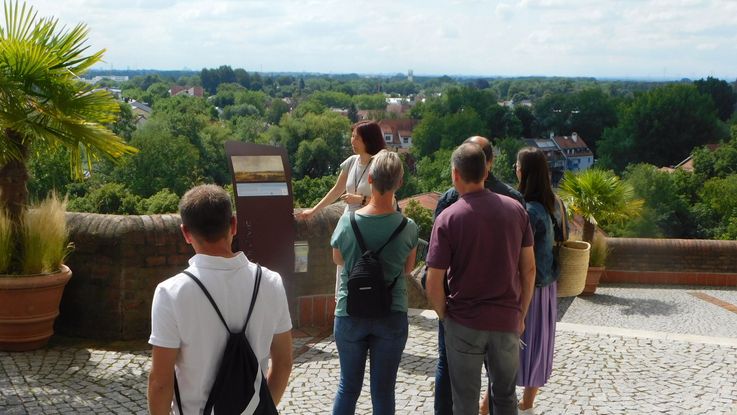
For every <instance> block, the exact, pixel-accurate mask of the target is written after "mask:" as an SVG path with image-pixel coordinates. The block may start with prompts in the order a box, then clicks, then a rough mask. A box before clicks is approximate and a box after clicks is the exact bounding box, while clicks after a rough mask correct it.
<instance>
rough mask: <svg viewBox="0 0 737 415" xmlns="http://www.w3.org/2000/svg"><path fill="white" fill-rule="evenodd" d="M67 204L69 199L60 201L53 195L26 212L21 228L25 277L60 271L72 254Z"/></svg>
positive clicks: (22, 268) (22, 261)
mask: <svg viewBox="0 0 737 415" xmlns="http://www.w3.org/2000/svg"><path fill="white" fill-rule="evenodd" d="M66 204H67V200H66V198H64V199H60V198H59V196H58V195H57V194H56V193H52V194H51V195H50V196H49V197H48V198H47V199H46V200H44V201H42V202H40V203H39V204H38V205H36V206H35V207H32V208H31V209H29V210H27V211H26V212H25V214H24V216H23V219H22V227H21V229H22V235H21V240H22V243H23V252H24V255H23V257H22V259H21V270H22V273H23V274H25V275H34V274H45V273H51V272H56V271H59V270H60V269H61V264H62V262H63V261H64V258H66V256H67V255H68V254H69V252H70V251H71V248H70V246H69V232H68V230H67V224H66V215H65V213H66Z"/></svg>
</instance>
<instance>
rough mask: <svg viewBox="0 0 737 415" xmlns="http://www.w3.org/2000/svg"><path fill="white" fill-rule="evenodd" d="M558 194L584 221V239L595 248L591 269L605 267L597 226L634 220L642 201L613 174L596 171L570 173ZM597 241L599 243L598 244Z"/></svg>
mask: <svg viewBox="0 0 737 415" xmlns="http://www.w3.org/2000/svg"><path fill="white" fill-rule="evenodd" d="M558 194H559V196H560V197H561V199H562V200H563V202H564V203H565V204H566V206H567V207H568V211H569V212H571V213H573V214H574V215H579V216H581V217H582V218H583V231H582V238H581V239H583V241H584V242H588V243H589V244H592V247H591V253H590V256H589V269H590V268H591V267H592V266H594V265H595V264H600V265H603V264H604V261H605V260H606V254H607V252H608V251H607V247H606V241H605V240H603V238H594V235H595V233H596V226H597V225H598V223H599V222H601V221H606V222H621V221H624V220H627V219H631V218H634V217H636V216H638V215H639V214H640V212H641V211H642V206H643V201H642V200H641V199H636V198H635V196H634V190H633V189H632V186H630V185H629V184H627V183H626V182H623V181H622V180H620V179H619V177H617V175H615V174H614V173H613V172H611V171H607V170H601V169H597V168H593V169H588V170H584V171H582V172H578V173H573V172H570V171H567V172H566V173H565V175H564V177H563V181H562V182H561V184H560V187H559V192H558ZM595 239H597V240H600V241H599V242H595ZM595 243H598V244H599V245H598V247H595V246H594V244H595ZM602 243H603V246H602ZM595 250H596V252H594V251H595ZM592 258H593V260H594V261H593V262H592ZM598 275H599V276H600V275H601V272H600V273H599V274H598ZM587 284H589V283H588V282H587ZM589 285H593V290H596V285H598V279H597V281H596V283H593V282H591V283H590V284H589ZM589 290H591V288H589Z"/></svg>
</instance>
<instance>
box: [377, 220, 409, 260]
mask: <svg viewBox="0 0 737 415" xmlns="http://www.w3.org/2000/svg"><path fill="white" fill-rule="evenodd" d="M405 226H407V218H406V217H404V216H402V222H401V223H400V224H399V226H397V229H394V232H393V233H392V235H391V236H390V237H389V239H387V240H386V242H384V245H381V248H379V249H378V250H377V251H376V255H379V254H380V253H381V251H382V250H383V249H384V247H385V246H387V245H389V242H391V241H392V240H393V239H394V238H396V237H397V235H399V234H400V233H402V231H403V230H404V227H405Z"/></svg>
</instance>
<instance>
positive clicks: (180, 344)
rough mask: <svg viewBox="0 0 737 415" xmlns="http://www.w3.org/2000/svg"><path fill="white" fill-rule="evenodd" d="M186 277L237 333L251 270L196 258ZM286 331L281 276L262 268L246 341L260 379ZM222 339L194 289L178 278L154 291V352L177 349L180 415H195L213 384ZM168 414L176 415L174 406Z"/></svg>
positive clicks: (241, 263)
mask: <svg viewBox="0 0 737 415" xmlns="http://www.w3.org/2000/svg"><path fill="white" fill-rule="evenodd" d="M189 265H190V266H189V268H187V271H189V272H191V273H192V274H194V275H195V276H196V277H197V278H199V279H200V281H202V284H203V285H204V286H205V288H207V291H209V292H210V295H211V296H212V298H213V299H214V300H215V303H216V304H217V305H218V308H219V309H220V312H221V313H222V314H223V317H224V318H225V321H226V322H227V323H228V326H229V327H230V330H231V331H236V330H241V329H243V325H244V323H245V322H246V315H247V314H248V308H249V306H250V304H251V296H252V295H253V288H254V285H253V284H254V282H255V276H256V264H254V263H252V262H250V261H249V260H248V258H246V256H245V255H244V254H243V253H242V252H239V253H238V254H237V255H236V256H235V257H233V258H223V257H215V256H209V255H203V254H197V255H195V256H193V257H192V258H191V259H190V260H189ZM291 328H292V321H291V319H290V317H289V307H288V305H287V296H286V293H285V291H284V286H283V285H282V280H281V276H280V275H279V274H278V273H276V272H274V271H271V270H269V269H267V268H264V267H262V278H261V286H260V288H259V292H258V298H257V299H256V306H255V307H254V309H253V314H252V315H251V320H250V321H249V323H248V328H247V330H246V337H247V338H248V341H249V343H250V344H251V348H252V349H253V352H254V353H255V354H256V357H257V358H258V360H259V362H260V364H261V369H262V371H263V372H264V375H265V374H266V372H267V367H268V362H269V349H270V347H271V341H272V338H273V336H274V335H275V334H279V333H284V332H287V331H289V330H291ZM227 338H228V333H227V331H225V327H224V326H223V323H222V322H221V321H220V319H219V318H218V316H217V313H216V312H215V310H214V309H213V307H212V305H211V304H210V302H209V301H208V300H207V297H206V296H205V294H204V293H203V292H202V290H201V289H200V287H199V286H197V284H196V283H195V282H194V281H192V279H191V278H190V277H188V276H187V275H185V274H178V275H175V276H174V277H171V278H169V279H167V280H166V281H164V282H162V283H161V284H159V285H158V286H157V287H156V292H155V293H154V299H153V304H152V306H151V337H150V338H149V341H148V342H149V343H150V344H152V345H154V346H159V347H167V348H178V349H180V350H179V355H178V357H177V361H176V364H175V368H176V374H177V380H178V382H179V390H180V393H181V395H182V408H183V410H184V413H185V414H201V413H202V410H203V409H204V407H205V402H206V401H207V396H208V394H209V393H210V388H211V386H212V384H213V382H214V381H215V374H216V371H217V368H218V366H219V364H220V358H221V357H222V353H223V351H224V350H225V343H226V341H227ZM173 407H174V412H175V413H178V410H177V408H176V404H173Z"/></svg>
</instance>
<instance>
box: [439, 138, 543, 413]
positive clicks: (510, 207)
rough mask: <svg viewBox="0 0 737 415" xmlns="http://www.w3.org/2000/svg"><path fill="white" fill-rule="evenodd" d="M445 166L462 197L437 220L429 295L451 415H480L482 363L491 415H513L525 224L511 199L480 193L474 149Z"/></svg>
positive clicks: (526, 251) (529, 266)
mask: <svg viewBox="0 0 737 415" xmlns="http://www.w3.org/2000/svg"><path fill="white" fill-rule="evenodd" d="M451 161H452V176H453V185H454V186H455V187H456V189H457V190H458V193H459V194H460V198H459V199H458V201H457V202H456V203H454V204H453V205H452V206H450V207H448V208H447V209H446V210H444V211H443V212H442V213H441V214H440V216H438V217H437V219H436V220H435V224H434V226H433V231H432V236H431V237H430V241H431V242H430V247H429V251H428V254H427V265H428V274H427V296H428V299H429V301H430V304H432V306H433V308H434V309H435V311H436V312H437V314H438V317H439V318H440V319H441V321H442V324H443V325H444V329H445V347H446V353H447V355H448V366H449V368H450V381H451V389H452V392H453V413H454V414H455V415H465V414H473V415H476V414H478V399H479V394H480V389H481V376H480V374H481V366H482V365H483V362H484V358H486V359H487V361H488V362H489V377H490V379H494V381H493V383H492V392H493V394H492V395H493V408H494V414H495V415H504V414H516V413H517V396H516V393H515V382H516V377H517V367H518V365H519V335H520V333H521V332H522V331H523V330H524V319H525V314H526V313H527V307H528V305H529V303H530V299H531V297H532V292H533V290H534V283H535V255H534V252H533V247H532V245H533V237H532V231H531V229H530V224H529V218H528V217H527V212H526V211H525V209H524V208H523V207H522V206H520V204H519V203H518V202H516V201H515V200H514V199H511V198H509V197H506V196H502V195H499V194H495V193H492V192H490V191H488V190H486V189H485V188H484V179H486V175H487V174H488V170H487V169H486V159H485V157H484V153H483V151H482V150H481V148H480V147H479V146H478V145H475V144H471V143H466V144H462V145H461V146H459V147H458V148H457V149H456V150H455V151H454V152H453V155H452V157H451ZM446 270H447V271H448V286H449V288H450V294H448V296H447V297H446V295H445V291H444V288H443V277H444V274H445V271H446ZM446 317H447V318H446Z"/></svg>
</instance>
